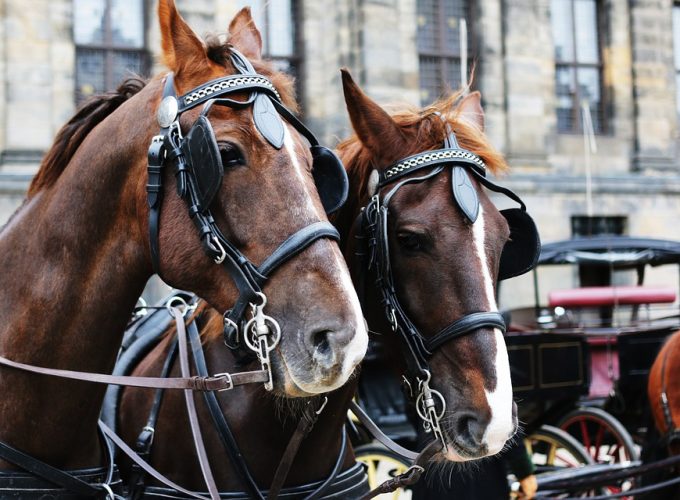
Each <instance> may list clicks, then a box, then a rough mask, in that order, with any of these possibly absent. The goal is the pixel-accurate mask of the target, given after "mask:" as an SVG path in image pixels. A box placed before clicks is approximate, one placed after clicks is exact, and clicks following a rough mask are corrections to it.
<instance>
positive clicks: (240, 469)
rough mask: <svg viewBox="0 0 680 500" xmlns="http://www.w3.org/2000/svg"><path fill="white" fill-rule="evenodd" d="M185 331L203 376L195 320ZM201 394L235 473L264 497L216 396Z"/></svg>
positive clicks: (250, 492) (204, 367) (253, 492)
mask: <svg viewBox="0 0 680 500" xmlns="http://www.w3.org/2000/svg"><path fill="white" fill-rule="evenodd" d="M187 332H188V334H189V342H191V353H192V355H193V356H192V357H193V359H194V366H195V367H196V373H198V375H201V376H204V375H205V374H206V373H208V365H207V364H206V361H205V354H204V352H203V346H202V345H201V338H200V334H199V332H198V327H197V326H196V321H192V322H191V323H190V324H189V326H188V328H187ZM203 396H204V398H205V402H206V404H207V405H208V410H209V411H210V416H211V417H212V420H213V424H214V425H215V429H216V430H217V435H218V436H219V437H220V441H222V446H223V448H224V450H225V451H226V452H227V455H228V456H229V459H230V460H231V463H232V464H233V465H234V468H235V470H236V473H237V474H238V475H239V477H240V479H241V482H242V483H243V485H244V486H245V489H246V492H247V493H248V495H249V496H250V497H252V498H255V499H258V500H264V497H263V496H262V494H261V493H260V490H259V488H258V487H257V483H255V479H253V476H252V475H251V474H250V471H249V470H248V464H247V463H246V461H245V457H244V456H243V454H242V453H241V450H240V448H239V446H238V443H237V442H236V438H234V434H233V432H232V431H231V428H230V427H229V423H228V422H227V419H226V418H224V413H222V409H221V408H220V404H219V401H218V400H217V396H216V395H215V393H214V392H212V391H209V392H204V393H203Z"/></svg>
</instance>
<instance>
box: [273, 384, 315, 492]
mask: <svg viewBox="0 0 680 500" xmlns="http://www.w3.org/2000/svg"><path fill="white" fill-rule="evenodd" d="M327 402H328V398H327V397H326V398H325V399H324V400H323V402H321V400H319V399H316V400H314V401H310V402H309V403H308V404H307V407H306V408H305V412H304V414H303V415H302V418H300V421H299V422H298V425H297V427H296V428H295V433H293V436H292V437H291V438H290V441H288V446H286V449H285V450H284V452H283V456H282V457H281V461H280V462H279V465H278V467H277V468H276V472H275V473H274V479H273V480H272V484H271V486H270V487H269V493H268V494H267V500H276V498H278V496H279V493H281V489H282V488H283V485H284V483H285V482H286V478H287V477H288V473H289V472H290V468H291V467H292V466H293V460H295V457H296V456H297V452H298V450H299V449H300V445H301V444H302V440H303V439H305V438H306V437H307V435H308V434H309V432H310V431H311V430H312V428H313V427H314V424H316V421H317V420H318V419H319V415H320V414H321V412H322V411H323V408H324V406H326V403H327Z"/></svg>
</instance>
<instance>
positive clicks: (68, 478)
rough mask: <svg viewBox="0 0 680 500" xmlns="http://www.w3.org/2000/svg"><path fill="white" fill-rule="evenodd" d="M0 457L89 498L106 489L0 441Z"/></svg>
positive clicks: (99, 496) (104, 493)
mask: <svg viewBox="0 0 680 500" xmlns="http://www.w3.org/2000/svg"><path fill="white" fill-rule="evenodd" d="M0 458H2V459H3V460H6V461H7V462H10V463H12V464H14V465H16V466H17V467H20V468H21V469H23V470H25V471H26V472H30V473H31V474H34V475H35V476H37V477H40V478H42V479H45V480H47V481H49V482H50V483H53V484H55V485H57V486H61V487H62V488H65V489H67V490H69V491H72V492H74V493H78V494H80V495H84V496H87V497H89V498H105V497H106V491H105V490H103V489H102V488H98V487H96V486H93V485H91V484H88V483H86V482H85V481H83V480H81V479H78V478H77V477H74V476H72V475H71V474H69V473H67V472H64V471H62V470H60V469H57V468H56V467H52V466H51V465H49V464H46V463H45V462H43V461H41V460H38V459H37V458H34V457H32V456H30V455H27V454H26V453H24V452H22V451H19V450H17V449H16V448H14V447H13V446H10V445H8V444H7V443H3V442H2V441H0Z"/></svg>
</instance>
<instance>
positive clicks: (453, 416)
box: [339, 71, 538, 461]
mask: <svg viewBox="0 0 680 500" xmlns="http://www.w3.org/2000/svg"><path fill="white" fill-rule="evenodd" d="M343 86H344V91H345V100H346V103H347V108H348V111H349V115H350V119H351V122H352V126H353V128H354V130H355V133H356V137H355V138H353V139H350V140H349V141H347V142H345V143H344V144H341V146H340V149H339V151H340V155H341V157H342V158H343V160H344V161H346V162H347V163H348V170H349V175H350V177H353V176H357V178H360V177H363V178H364V179H367V181H366V182H363V184H360V185H358V188H357V189H358V190H359V191H358V193H357V195H356V198H357V200H359V203H360V204H361V205H364V206H365V208H364V210H363V211H362V219H363V221H362V223H361V224H360V227H361V228H360V229H358V230H357V232H358V233H359V236H360V239H363V241H364V243H363V248H360V251H359V253H360V254H363V255H365V259H367V265H368V266H369V267H370V269H371V270H372V273H373V279H375V280H376V282H377V284H378V288H379V289H380V290H381V292H380V293H379V294H375V293H373V294H372V295H373V297H372V299H371V298H370V297H367V298H366V301H365V304H366V303H370V302H369V301H370V300H373V306H370V305H369V306H365V314H366V316H367V319H368V323H369V325H370V328H371V330H378V331H380V330H388V331H389V330H390V329H391V330H393V331H392V332H391V333H390V334H389V335H383V336H381V339H383V342H384V343H386V344H389V347H391V348H395V345H398V347H399V348H400V349H401V351H402V353H403V354H404V356H403V358H404V359H405V362H406V371H407V373H408V376H407V377H405V380H406V382H407V386H408V392H410V393H411V395H412V397H413V399H414V400H416V405H417V409H418V413H419V415H420V417H421V419H422V421H423V423H424V425H425V427H426V429H427V430H428V431H432V432H433V433H434V435H435V436H436V437H437V438H439V440H441V442H442V445H443V447H444V453H443V456H444V457H445V458H446V459H448V460H452V461H464V460H470V459H476V458H480V457H483V456H487V455H492V454H495V453H497V452H499V451H500V450H501V449H502V448H503V446H504V444H505V442H506V441H507V440H508V439H509V438H511V437H512V436H513V434H514V432H515V430H516V428H517V408H516V405H515V403H514V402H513V398H512V385H511V382H510V367H509V363H508V354H507V350H506V347H505V342H504V339H503V331H504V328H505V326H504V323H503V320H502V317H501V316H500V314H499V313H498V308H497V305H496V283H497V280H498V279H499V277H501V278H503V277H510V276H513V275H517V274H520V273H522V272H525V271H526V270H528V269H529V268H531V267H532V266H533V264H534V263H535V259H536V258H537V255H538V254H537V248H538V247H537V245H538V236H537V233H536V232H535V227H534V225H533V222H532V221H531V218H530V217H529V216H528V215H527V214H526V213H525V212H524V210H523V209H524V205H523V204H522V203H521V200H519V198H517V197H516V196H515V195H514V194H512V193H511V192H510V191H508V190H505V189H504V188H501V187H500V186H497V185H495V184H494V183H493V182H491V181H490V180H488V179H487V177H486V173H487V172H486V171H487V170H490V171H491V172H493V173H499V172H502V171H503V170H504V169H505V168H506V165H505V162H504V160H503V158H502V157H501V156H500V155H499V154H498V153H497V152H495V151H494V150H493V148H492V147H491V146H490V145H489V143H488V141H487V140H486V138H485V137H484V135H483V130H484V115H483V112H482V108H481V105H480V94H479V93H477V92H474V93H472V94H469V95H467V96H464V97H463V96H461V95H457V96H453V97H451V98H449V99H447V100H443V101H440V102H438V103H435V104H434V105H432V106H430V107H428V108H425V109H423V110H416V109H414V110H407V111H402V112H400V113H399V114H396V115H394V116H390V115H389V114H388V113H387V112H386V111H385V110H383V109H382V108H381V107H380V106H378V105H377V104H376V103H375V102H373V101H372V100H371V99H370V98H368V96H366V94H364V93H363V92H362V91H361V89H360V88H359V87H358V86H357V85H356V83H355V82H354V81H353V80H352V78H351V76H350V75H349V73H348V72H346V71H343ZM350 158H352V159H350ZM366 169H372V173H371V175H366V172H365V171H366ZM484 186H485V187H487V188H489V189H492V190H494V191H500V192H502V193H504V194H506V195H508V196H510V197H511V198H512V199H514V200H515V201H518V202H519V203H520V204H521V205H522V208H521V209H511V210H510V211H509V212H506V211H502V212H501V211H499V210H498V209H497V208H496V207H495V205H494V204H493V203H492V201H491V199H490V198H489V196H488V195H487V193H486V190H485V189H483V187H484ZM508 193H510V194H508ZM351 209H352V208H350V207H348V208H347V210H351ZM354 210H356V207H354ZM356 226H357V225H355V227H356ZM525 233H526V239H525V240H522V238H523V237H524V236H525ZM517 244H520V245H521V244H525V245H526V246H523V247H522V248H521V249H519V250H518V249H517V248H515V245H517ZM348 258H351V257H348ZM355 279H356V277H355ZM362 288H363V287H361V286H360V287H359V290H361V289H362ZM372 288H373V287H370V286H368V287H366V290H367V291H368V290H370V289H372ZM386 318H387V321H386ZM376 325H379V326H380V327H379V328H378V327H376ZM398 337H399V338H398Z"/></svg>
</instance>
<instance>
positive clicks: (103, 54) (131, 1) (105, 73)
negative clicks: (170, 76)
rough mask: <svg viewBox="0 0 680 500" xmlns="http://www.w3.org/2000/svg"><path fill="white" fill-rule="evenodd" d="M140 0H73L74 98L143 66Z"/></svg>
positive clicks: (140, 70) (94, 91) (111, 84)
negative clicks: (74, 47) (74, 46)
mask: <svg viewBox="0 0 680 500" xmlns="http://www.w3.org/2000/svg"><path fill="white" fill-rule="evenodd" d="M144 3H145V2H144V0H73V39H74V42H75V44H76V101H77V102H82V101H83V100H84V99H86V98H87V97H89V96H91V95H93V94H97V93H100V92H104V91H106V90H110V89H112V88H115V87H116V86H117V85H118V84H119V83H120V82H121V81H122V80H123V79H124V78H125V77H126V76H127V75H128V74H130V73H136V74H143V73H144V72H145V71H146V69H147V57H146V52H145V50H144V45H145V41H144V38H145V36H144V28H145V22H144V19H145V16H144V14H145V12H144Z"/></svg>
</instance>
